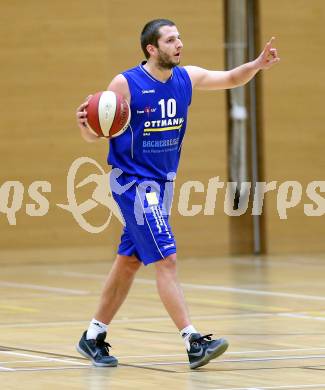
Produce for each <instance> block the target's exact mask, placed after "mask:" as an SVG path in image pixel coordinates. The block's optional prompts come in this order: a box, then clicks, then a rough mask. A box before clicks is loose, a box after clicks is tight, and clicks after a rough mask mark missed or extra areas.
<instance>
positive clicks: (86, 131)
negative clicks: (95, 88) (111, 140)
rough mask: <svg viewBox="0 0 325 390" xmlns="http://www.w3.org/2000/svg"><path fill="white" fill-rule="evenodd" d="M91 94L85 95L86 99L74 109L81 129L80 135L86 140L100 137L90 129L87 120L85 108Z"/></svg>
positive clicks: (92, 140)
mask: <svg viewBox="0 0 325 390" xmlns="http://www.w3.org/2000/svg"><path fill="white" fill-rule="evenodd" d="M91 97H92V95H89V96H87V98H86V100H85V101H84V102H83V103H82V104H80V106H79V107H78V108H77V111H76V119H77V124H78V127H79V129H80V130H81V135H82V137H83V139H84V140H85V141H87V142H94V141H97V140H98V139H99V138H100V137H99V136H98V135H97V134H96V133H95V132H94V131H92V130H91V129H90V128H89V126H88V122H87V110H86V107H87V106H88V102H89V100H90V98H91Z"/></svg>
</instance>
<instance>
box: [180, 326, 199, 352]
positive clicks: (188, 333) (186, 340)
mask: <svg viewBox="0 0 325 390" xmlns="http://www.w3.org/2000/svg"><path fill="white" fill-rule="evenodd" d="M179 333H180V335H181V336H182V338H183V340H184V343H185V347H186V349H187V350H188V351H189V350H190V349H191V346H190V342H189V338H190V336H191V334H192V333H198V332H197V330H196V329H195V328H194V326H193V325H188V326H186V327H185V328H184V329H182V330H181V331H180V332H179Z"/></svg>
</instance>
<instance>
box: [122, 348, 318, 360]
mask: <svg viewBox="0 0 325 390" xmlns="http://www.w3.org/2000/svg"><path fill="white" fill-rule="evenodd" d="M324 350H325V347H318V348H292V349H291V348H287V349H265V350H248V351H227V352H226V353H225V354H226V355H227V356H228V355H245V354H250V353H257V354H259V353H271V352H307V351H324ZM177 356H184V353H174V354H160V355H125V356H124V355H122V356H117V358H119V359H127V358H128V359H129V358H157V357H177Z"/></svg>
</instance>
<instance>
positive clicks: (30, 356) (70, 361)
mask: <svg viewBox="0 0 325 390" xmlns="http://www.w3.org/2000/svg"><path fill="white" fill-rule="evenodd" d="M0 354H4V355H14V356H22V357H29V358H35V359H40V360H42V361H44V360H45V361H54V362H60V363H69V364H77V365H82V366H89V365H90V364H89V363H88V364H86V363H81V362H79V361H74V360H67V359H59V358H52V357H51V358H47V357H45V356H39V355H34V354H33V355H32V354H28V353H21V352H13V351H0Z"/></svg>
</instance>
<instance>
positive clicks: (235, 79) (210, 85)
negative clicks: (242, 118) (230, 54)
mask: <svg viewBox="0 0 325 390" xmlns="http://www.w3.org/2000/svg"><path fill="white" fill-rule="evenodd" d="M273 41H274V38H271V40H270V41H269V42H268V43H267V44H266V45H265V47H264V50H263V51H262V53H261V54H260V55H259V56H258V57H257V58H256V59H255V60H254V61H251V62H247V63H246V64H243V65H240V66H238V67H236V68H234V69H232V70H228V71H212V70H207V69H203V68H200V67H197V66H185V69H186V70H187V72H188V74H189V76H190V78H191V81H192V85H193V88H196V89H202V90H217V89H229V88H235V87H239V86H241V85H244V84H246V83H247V82H248V81H250V80H251V79H252V78H253V77H254V76H255V75H256V73H257V72H258V71H260V70H261V69H269V68H271V67H272V66H273V65H275V64H276V63H278V62H279V61H280V58H279V57H278V54H277V49H276V48H274V47H273Z"/></svg>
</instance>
